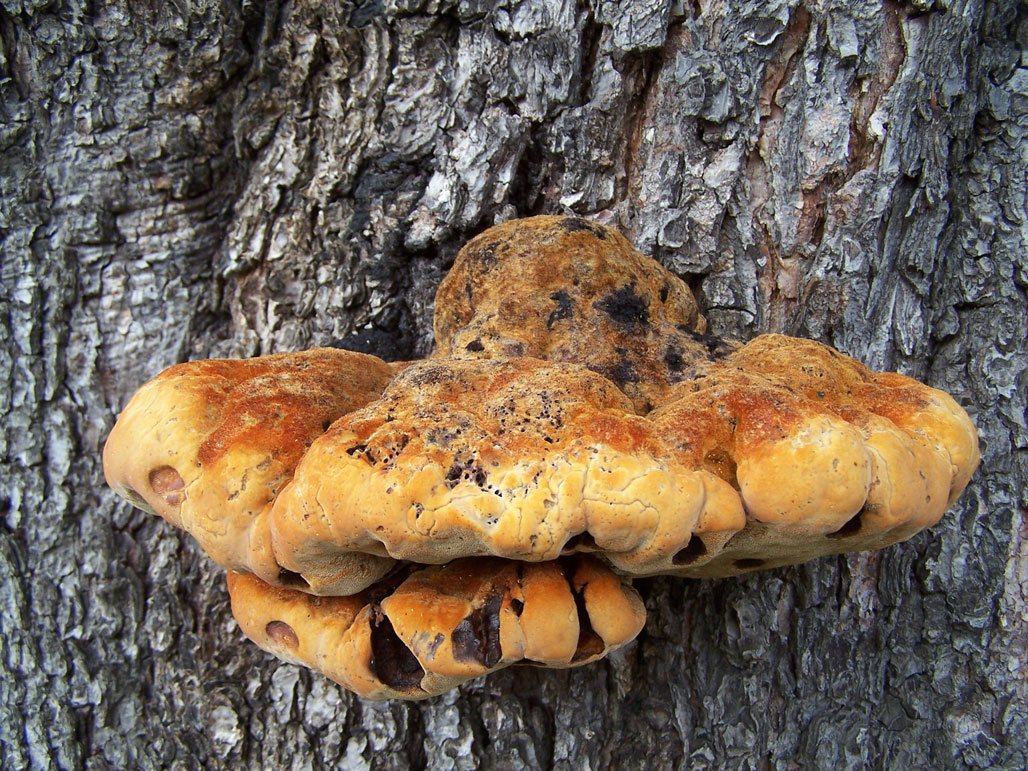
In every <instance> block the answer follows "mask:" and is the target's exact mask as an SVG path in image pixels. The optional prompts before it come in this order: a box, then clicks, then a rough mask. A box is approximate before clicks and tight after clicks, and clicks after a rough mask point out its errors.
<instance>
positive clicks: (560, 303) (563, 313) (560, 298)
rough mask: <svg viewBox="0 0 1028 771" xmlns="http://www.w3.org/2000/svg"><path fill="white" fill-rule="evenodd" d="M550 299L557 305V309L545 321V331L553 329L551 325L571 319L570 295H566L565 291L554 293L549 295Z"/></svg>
mask: <svg viewBox="0 0 1028 771" xmlns="http://www.w3.org/2000/svg"><path fill="white" fill-rule="evenodd" d="M550 299H551V300H553V301H554V302H555V303H557V307H556V308H554V309H553V311H552V312H551V313H550V315H549V316H548V317H547V319H546V328H547V329H553V325H554V324H556V323H557V322H558V321H561V320H562V319H569V318H571V295H569V294H568V293H567V290H566V289H561V290H560V291H559V292H554V293H553V294H551V295H550Z"/></svg>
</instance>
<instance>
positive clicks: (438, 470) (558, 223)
mask: <svg viewBox="0 0 1028 771" xmlns="http://www.w3.org/2000/svg"><path fill="white" fill-rule="evenodd" d="M435 336H436V344H437V348H436V351H435V353H434V354H433V356H432V357H431V358H429V359H426V360H423V361H419V362H414V363H411V364H408V365H395V364H393V365H390V364H387V363H385V362H383V361H381V360H379V359H377V358H375V357H374V356H369V355H365V354H359V353H352V352H349V351H342V350H334V349H325V348H319V349H314V350H310V351H305V352H302V353H294V354H278V355H273V356H264V357H260V358H255V359H248V360H238V361H237V360H214V361H201V362H192V363H187V364H180V365H177V366H175V367H172V368H171V369H169V370H167V371H165V372H164V373H162V374H161V375H159V376H157V377H156V378H154V379H153V380H152V381H150V382H149V383H147V384H146V385H144V386H143V387H142V388H141V389H140V390H139V391H138V392H137V393H136V395H135V396H134V397H133V398H132V400H131V401H130V402H129V404H128V406H127V407H126V408H125V410H124V412H123V413H122V415H121V416H120V418H119V419H118V422H117V425H116V426H115V427H114V430H113V431H112V432H111V436H110V438H109V439H108V441H107V446H106V447H105V449H104V470H105V472H106V475H107V480H108V483H109V484H110V485H111V487H112V488H114V490H115V491H117V492H118V493H119V494H120V495H122V496H123V497H125V498H127V499H128V500H129V501H131V502H132V503H133V504H135V505H136V506H139V507H140V508H144V509H146V510H148V511H151V512H155V513H157V514H160V515H161V516H162V517H164V518H165V519H166V520H168V521H169V522H171V523H172V524H173V525H175V526H177V527H180V528H183V529H185V530H187V531H188V532H189V533H191V534H192V535H193V536H194V537H195V538H196V539H197V541H198V542H199V543H200V544H201V546H202V547H203V548H204V549H205V550H206V551H207V553H208V554H210V556H211V557H212V558H214V559H215V560H216V561H217V562H218V563H219V564H221V565H223V566H225V567H226V568H228V569H229V571H230V573H229V591H230V593H231V595H232V609H233V613H234V614H235V616H236V619H237V621H238V622H239V625H240V627H241V628H242V629H243V631H244V632H245V633H246V635H247V636H249V637H250V638H251V639H253V640H254V641H255V642H256V643H257V644H258V645H260V646H261V647H262V648H264V649H265V650H268V651H270V652H272V653H274V654H275V655H276V656H279V657H280V658H283V659H286V660H288V661H294V662H298V663H303V664H306V665H307V666H310V667H313V668H314V669H316V670H318V671H320V672H322V673H324V674H325V675H327V676H328V677H331V678H332V679H334V680H336V681H337V682H339V683H342V684H343V685H344V686H345V687H347V688H349V689H351V690H353V691H355V692H356V693H358V694H360V695H362V696H364V697H366V698H372V699H382V698H406V699H416V698H425V697H427V696H431V695H434V694H437V693H440V692H442V691H444V690H446V689H449V688H452V687H454V686H455V685H457V684H458V683H460V682H462V681H464V680H466V679H468V678H471V677H476V676H478V675H481V674H485V673H487V672H490V671H493V670H495V669H499V668H501V667H504V666H507V665H510V664H512V663H515V662H524V663H529V664H536V665H540V666H549V667H567V666H574V665H577V664H583V663H587V662H589V661H593V660H596V659H597V658H600V657H602V656H604V655H605V654H606V653H607V652H609V651H611V650H614V649H616V648H618V647H620V646H622V645H625V644H626V643H628V642H629V641H631V640H632V639H633V638H634V637H635V635H636V634H637V633H638V632H639V630H640V629H641V627H642V624H643V621H644V618H645V614H644V611H643V606H642V603H641V601H640V599H639V596H638V595H637V594H636V592H635V591H634V590H633V589H632V587H631V585H630V581H631V579H632V578H633V577H635V576H650V575H657V574H671V575H680V576H688V577H707V576H730V575H736V574H739V573H745V572H748V571H751V570H755V569H758V568H768V567H775V566H779V565H788V564H793V563H797V562H801V561H804V560H809V559H812V558H814V557H818V556H821V555H825V554H833V553H838V552H845V551H855V550H864V549H878V548H882V547H884V546H887V545H889V544H892V543H895V542H897V541H902V540H904V539H906V538H909V537H910V536H912V535H913V534H914V533H916V532H918V531H919V530H921V529H923V528H925V527H927V526H929V525H932V524H934V523H935V522H937V521H938V520H939V518H940V517H941V516H942V514H943V512H944V511H945V510H946V508H947V507H948V506H949V505H950V504H951V503H953V501H954V500H956V498H957V496H958V495H959V494H960V493H961V491H962V490H963V489H964V487H965V486H966V485H967V483H968V480H969V478H970V476H971V473H972V471H973V470H974V468H975V466H976V465H977V463H978V440H977V435H976V433H975V430H974V427H973V425H972V424H971V421H970V419H969V418H968V416H967V414H966V413H965V412H964V410H963V409H961V408H960V407H959V406H958V405H957V404H956V402H955V401H954V400H953V399H952V398H950V397H949V396H948V395H946V394H945V393H943V392H941V391H937V390H935V389H933V388H929V387H928V386H925V385H922V384H920V383H918V382H916V381H914V380H911V379H910V378H908V377H904V376H902V375H897V374H892V373H885V374H879V373H874V372H871V371H870V370H868V369H867V368H866V367H864V366H863V365H862V364H860V363H858V362H856V361H854V360H853V359H851V358H849V357H846V356H844V355H842V354H840V353H838V352H837V351H835V350H833V349H831V348H829V347H827V346H825V345H821V344H819V343H815V342H811V341H808V340H799V339H794V338H789V337H783V336H781V335H762V336H760V337H757V338H756V339H754V340H752V341H751V342H749V343H747V344H745V345H743V344H741V343H737V342H733V341H729V340H722V339H720V338H717V337H713V336H710V335H708V334H707V333H706V322H705V320H704V318H703V317H702V316H701V315H700V314H699V311H698V309H697V305H696V302H695V300H694V299H693V297H692V294H691V293H690V291H689V289H688V287H687V286H686V285H685V284H684V283H683V282H682V281H681V280H680V279H678V278H677V277H676V276H674V275H673V274H671V273H669V272H668V271H667V270H665V269H664V268H663V267H661V266H660V265H659V264H658V263H656V262H655V261H653V260H650V259H647V258H645V257H643V256H642V255H640V254H639V253H638V252H636V251H635V250H634V249H633V248H632V247H631V245H630V244H629V243H628V242H627V241H626V240H625V239H624V238H623V237H622V236H621V235H619V234H618V233H617V232H615V231H613V230H611V229H610V228H607V227H604V226H602V225H599V224H596V223H593V222H589V221H586V220H583V219H579V218H575V217H533V218H530V219H525V220H517V221H513V222H508V223H505V224H503V225H498V226H496V227H494V228H490V229H489V230H487V231H486V232H484V233H482V234H481V235H479V236H478V237H476V238H474V239H473V240H471V241H470V242H469V243H468V244H467V245H466V246H465V247H464V248H463V249H462V250H461V251H460V252H459V253H458V255H457V258H456V261H455V262H454V265H453V268H452V269H451V271H450V273H449V274H448V275H447V276H446V278H445V279H444V280H443V282H442V284H441V285H440V287H439V291H438V293H437V295H436V315H435Z"/></svg>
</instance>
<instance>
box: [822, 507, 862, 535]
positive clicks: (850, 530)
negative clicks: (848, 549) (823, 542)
mask: <svg viewBox="0 0 1028 771" xmlns="http://www.w3.org/2000/svg"><path fill="white" fill-rule="evenodd" d="M863 513H864V510H863V509H861V510H860V511H858V512H857V513H856V514H854V515H853V517H852V518H851V519H850V520H848V521H847V522H846V524H845V525H843V526H842V527H840V528H839V529H838V530H836V531H835V532H834V533H829V534H828V537H829V538H848V537H849V536H851V535H856V534H857V533H859V532H860V527H861V524H862V523H861V521H860V517H861V515H862V514H863Z"/></svg>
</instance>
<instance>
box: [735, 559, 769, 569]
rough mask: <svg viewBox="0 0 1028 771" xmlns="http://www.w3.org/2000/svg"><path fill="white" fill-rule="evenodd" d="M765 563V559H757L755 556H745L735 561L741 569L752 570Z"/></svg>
mask: <svg viewBox="0 0 1028 771" xmlns="http://www.w3.org/2000/svg"><path fill="white" fill-rule="evenodd" d="M763 564H764V560H760V559H756V558H755V557H743V558H742V559H738V560H736V561H735V566H736V567H737V568H739V570H752V569H753V568H759V567H760V566H761V565H763Z"/></svg>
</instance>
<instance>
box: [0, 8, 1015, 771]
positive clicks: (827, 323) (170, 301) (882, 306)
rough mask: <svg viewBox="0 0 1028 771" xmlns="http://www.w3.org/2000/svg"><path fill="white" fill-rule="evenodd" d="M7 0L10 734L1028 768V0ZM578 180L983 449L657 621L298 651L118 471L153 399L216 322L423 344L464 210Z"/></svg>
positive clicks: (250, 341) (272, 336)
mask: <svg viewBox="0 0 1028 771" xmlns="http://www.w3.org/2000/svg"><path fill="white" fill-rule="evenodd" d="M2 8H3V10H0V43H2V49H0V115H2V119H0V152H2V155H0V169H2V174H0V179H2V181H3V182H2V188H3V189H2V193H0V242H2V263H0V272H2V276H0V282H2V284H0V285H2V290H0V306H2V308H0V311H2V316H0V318H2V319H3V323H2V325H0V335H2V346H0V410H3V412H4V414H3V420H2V425H3V434H2V436H0V460H2V467H0V496H2V499H0V597H2V598H3V600H2V602H3V611H2V613H3V623H2V629H0V643H2V656H0V659H2V667H3V673H2V675H0V755H2V757H3V766H4V768H25V767H32V768H46V767H59V768H71V767H80V766H83V765H85V766H90V767H95V768H107V767H111V768H166V767H174V768H194V767H204V768H242V767H249V768H260V767H265V768H321V767H335V766H340V765H342V766H344V767H347V768H368V767H370V768H376V769H378V768H408V767H415V768H421V767H425V766H428V767H431V768H440V769H445V768H468V769H470V768H477V767H483V768H485V767H499V768H521V767H528V768H536V767H540V768H561V769H582V768H588V769H601V768H673V767H682V768H704V767H711V768H719V769H720V768H796V767H812V768H841V767H862V766H870V767H880V768H917V767H921V768H927V767H932V768H960V767H983V766H991V767H994V768H1010V769H1015V768H1024V767H1025V766H1026V765H1028V739H1026V737H1028V679H1026V674H1025V672H1026V669H1025V666H1024V665H1025V658H1026V640H1028V429H1026V426H1025V410H1026V393H1028V375H1026V371H1028V370H1026V360H1028V351H1026V343H1025V341H1026V338H1028V296H1026V292H1028V258H1026V254H1028V212H1026V209H1028V207H1026V185H1025V179H1026V173H1028V151H1026V147H1028V56H1026V54H1025V51H1024V50H1022V49H1021V48H1020V47H1019V46H1020V45H1021V44H1022V43H1023V41H1025V40H1028V6H1025V5H1024V4H1017V3H1014V2H1012V1H1011V0H1006V1H1004V0H944V1H940V0H936V2H934V3H932V2H929V1H928V0H913V2H910V3H904V4H901V3H898V2H895V1H894V0H885V1H884V2H871V1H870V0H866V1H863V2H838V3H834V2H833V3H811V4H809V5H803V4H798V3H796V2H795V1H794V0H789V1H788V2H787V1H786V0H749V1H748V2H722V1H721V0H694V1H693V2H677V3H672V2H670V0H664V1H663V2H662V1H661V0H635V2H621V3H618V2H613V1H612V0H588V1H587V2H572V1H571V0H552V1H551V2H545V1H544V0H504V1H503V2H499V3H497V4H496V5H495V6H493V5H492V4H491V3H488V2H484V0H460V1H459V2H455V1H454V0H386V2H382V1H381V0H366V2H363V3H359V4H355V5H354V4H346V5H344V4H342V3H334V2H333V3H330V2H324V3H323V2H319V0H296V1H295V2H286V3H284V4H279V3H276V2H271V3H269V4H268V5H266V6H262V5H261V4H259V3H253V2H249V1H244V2H243V3H241V4H238V5H237V4H233V3H219V2H217V0H188V1H187V0H179V1H178V2H173V3H129V2H128V1H127V0H121V2H96V3H84V2H83V3H74V2H63V3H62V2H46V1H45V0H4V2H3V3H2ZM560 211H573V212H576V213H580V214H583V215H586V216H590V217H594V218H596V219H599V220H602V221H604V222H607V223H610V224H613V225H615V226H617V227H619V228H620V229H621V230H622V231H623V232H625V234H626V235H627V236H628V237H629V239H630V240H632V241H634V243H635V244H636V245H637V246H638V247H639V248H640V249H641V250H642V251H643V252H645V253H648V254H651V255H653V256H654V257H656V258H657V259H659V260H660V261H661V262H663V263H664V264H665V265H667V266H668V267H670V268H671V269H672V270H674V271H675V272H676V273H678V274H679V275H681V276H682V277H684V278H685V279H686V280H687V281H688V282H689V283H690V285H691V286H693V287H694V288H695V289H696V290H697V292H698V296H699V298H700V300H701V304H702V305H703V307H704V308H705V312H706V314H707V316H708V318H709V319H710V321H711V324H712V327H713V331H715V332H716V333H719V334H724V335H728V336H735V337H750V336H752V335H754V334H756V333H758V332H766V331H781V332H786V333H789V334H796V335H801V336H806V337H811V338H814V339H818V340H822V341H824V342H827V343H829V344H831V345H834V346H836V347H837V348H839V349H841V350H842V351H844V352H845V353H848V354H850V355H852V356H854V357H856V358H857V359H860V360H861V361H864V362H865V363H867V364H868V365H870V366H872V367H874V368H877V369H891V370H898V371H900V372H904V373H907V374H910V375H913V376H914V377H917V378H919V379H921V380H924V381H926V382H928V383H929V384H931V385H934V386H937V387H939V388H943V389H945V390H947V391H948V392H950V393H951V394H953V395H954V396H955V398H957V400H958V401H960V402H961V403H962V404H964V405H965V406H966V407H967V409H968V410H969V412H970V413H971V414H972V416H973V418H974V420H975V421H976V423H977V425H978V427H979V431H980V433H981V437H982V449H983V453H982V455H983V461H982V465H981V468H980V469H979V471H978V472H977V473H976V475H975V477H974V479H973V481H972V485H971V487H970V488H969V489H968V491H967V492H966V493H965V494H964V496H963V497H962V498H961V500H960V501H959V502H958V503H957V505H956V506H955V507H954V508H953V509H952V510H951V511H950V512H949V513H948V514H947V515H946V516H945V518H944V519H943V521H942V522H941V523H940V524H939V525H938V526H936V527H935V528H933V529H932V530H930V531H929V532H926V533H922V534H921V535H919V536H917V537H915V538H913V539H912V540H911V541H909V542H907V543H904V544H901V545H899V546H894V547H891V548H889V549H886V550H884V551H882V552H878V553H872V554H859V555H851V556H846V557H838V558H829V559H822V560H818V561H816V562H813V563H810V564H807V565H802V566H799V567H795V568H790V569H783V570H775V571H769V572H765V573H758V574H754V575H752V576H750V577H746V578H743V579H725V580H718V581H702V582H701V581H685V580H672V579H654V580H647V581H639V582H638V587H639V588H640V591H641V592H642V593H643V595H644V597H645V599H646V604H647V608H648V612H649V618H648V622H647V625H646V628H645V630H644V631H643V632H642V634H641V635H640V637H639V639H638V641H637V642H636V643H634V644H633V645H631V646H629V647H628V648H627V649H626V650H625V651H623V652H621V653H620V654H617V655H614V656H612V657H611V659H610V660H609V661H606V662H602V663H599V664H595V665H592V666H588V667H585V668H581V669H577V670H573V671H541V670H535V669H531V668H515V669H512V670H506V671H504V672H501V673H498V674H495V675H492V676H490V677H487V678H484V679H481V680H478V681H474V682H471V683H469V684H467V685H465V686H464V687H462V688H460V689H459V690H457V691H454V692H452V693H451V694H449V695H447V696H444V697H440V698H436V699H432V700H430V701H427V702H424V703H417V704H408V703H380V704H374V703H364V702H361V701H360V700H359V699H357V698H355V697H352V696H350V695H349V694H348V693H346V692H345V691H343V690H342V689H341V688H339V687H337V686H336V685H334V684H333V683H331V682H330V681H328V680H326V679H324V678H322V677H320V676H317V675H314V674H312V673H310V672H308V671H306V670H303V669H300V668H298V667H295V666H292V665H287V664H282V663H279V662H277V661H275V660H273V659H272V658H270V657H269V656H267V655H265V654H264V653H262V652H261V651H260V650H258V649H257V648H256V647H255V646H253V645H251V644H250V643H248V642H247V641H245V640H244V639H243V637H242V635H241V633H240V632H239V631H238V630H237V628H236V626H235V623H234V622H233V620H232V618H231V614H230V612H229V607H228V601H227V595H226V591H225V585H224V579H223V571H222V570H221V569H219V568H218V567H217V566H216V565H214V564H213V563H211V562H210V561H209V560H208V559H207V558H206V556H205V555H204V554H203V553H202V552H201V551H200V550H199V548H198V547H197V546H196V545H195V544H194V543H193V541H192V539H191V538H189V537H188V536H185V535H184V534H182V533H180V532H178V531H175V530H173V529H172V528H171V527H170V526H169V525H167V524H165V523H164V522H163V521H161V520H158V519H156V518H153V517H150V516H147V515H145V514H143V513H141V512H139V511H137V510H134V509H132V508H131V507H129V506H128V505H127V504H125V503H123V502H120V501H118V500H116V499H115V497H114V496H113V494H112V493H111V492H110V490H108V489H107V488H106V486H105V484H104V482H103V474H102V469H101V464H100V449H101V447H102V444H103V441H104V439H105V437H106V434H107V432H108V431H109V429H110V428H111V425H112V424H113V421H114V418H115V417H116V415H117V413H118V411H119V410H120V408H121V407H122V406H123V405H124V404H125V402H126V400H127V398H128V397H129V396H130V395H131V393H132V392H133V391H134V390H135V389H136V388H137V387H138V386H139V385H140V384H142V383H143V382H144V381H145V380H147V379H148V378H149V377H151V376H153V375H155V374H156V373H157V372H159V371H160V370H161V369H163V368H164V367H166V366H168V365H170V364H172V363H174V362H177V361H182V360H184V359H189V358H199V357H206V356H224V355H232V356H239V355H253V354H259V353H270V352H275V351H286V350H296V349H300V348H305V347H309V346H312V345H315V344H324V343H328V342H330V341H332V340H335V339H338V338H341V337H345V336H347V335H348V334H350V333H351V332H354V331H355V330H366V329H370V330H380V331H382V334H378V335H377V336H376V340H377V343H378V345H377V348H376V351H377V352H379V353H380V354H384V355H386V356H388V357H391V358H410V357H418V356H423V355H426V354H427V353H428V352H429V350H430V347H431V329H432V325H431V313H432V298H433V293H434V291H435V287H436V285H437V283H438V281H439V279H440V277H441V276H442V275H443V273H444V272H445V270H446V268H447V267H448V265H449V263H450V261H451V260H452V258H453V255H454V253H455V252H456V250H457V249H458V248H459V247H460V245H461V244H462V243H463V242H464V241H466V240H467V239H469V238H470V237H471V236H472V235H474V234H475V233H476V232H478V231H480V230H482V229H483V228H485V227H486V226H488V225H490V224H492V223H494V222H497V221H501V220H505V219H509V218H512V217H515V216H524V215H529V214H534V213H542V212H560Z"/></svg>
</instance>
